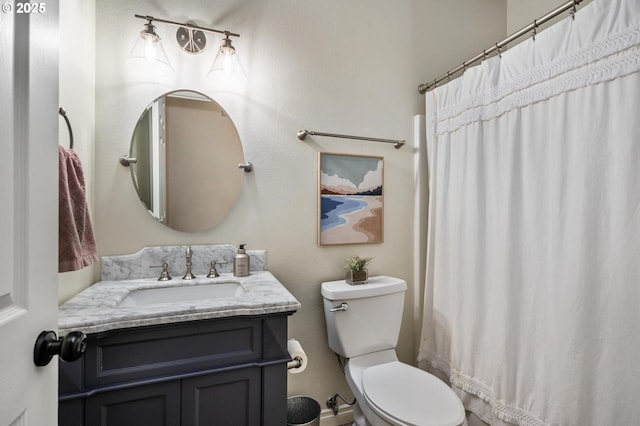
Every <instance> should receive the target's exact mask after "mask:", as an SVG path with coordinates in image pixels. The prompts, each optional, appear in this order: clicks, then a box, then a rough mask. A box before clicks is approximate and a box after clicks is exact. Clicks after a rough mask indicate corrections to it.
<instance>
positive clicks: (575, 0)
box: [569, 0, 579, 21]
mask: <svg viewBox="0 0 640 426" xmlns="http://www.w3.org/2000/svg"><path fill="white" fill-rule="evenodd" d="M578 3H579V1H578V0H573V8H572V9H571V11H570V12H569V15H571V19H573V20H574V21H575V20H576V12H577V11H578Z"/></svg>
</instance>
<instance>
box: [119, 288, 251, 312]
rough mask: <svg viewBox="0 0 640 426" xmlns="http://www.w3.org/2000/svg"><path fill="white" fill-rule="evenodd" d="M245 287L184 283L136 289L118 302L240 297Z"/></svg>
mask: <svg viewBox="0 0 640 426" xmlns="http://www.w3.org/2000/svg"><path fill="white" fill-rule="evenodd" d="M244 294H245V291H244V289H243V288H242V286H241V285H240V283H237V282H217V283H211V284H196V285H183V286H172V287H158V288H146V289H141V290H134V291H132V292H131V293H129V294H128V295H127V296H126V297H125V298H124V299H122V301H121V302H120V303H119V304H118V306H119V307H135V306H149V305H157V304H159V303H180V302H196V301H201V300H204V299H218V298H226V297H240V296H242V295H244Z"/></svg>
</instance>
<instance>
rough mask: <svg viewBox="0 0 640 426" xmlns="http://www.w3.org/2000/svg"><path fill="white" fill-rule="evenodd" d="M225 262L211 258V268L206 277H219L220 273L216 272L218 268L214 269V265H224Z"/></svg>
mask: <svg viewBox="0 0 640 426" xmlns="http://www.w3.org/2000/svg"><path fill="white" fill-rule="evenodd" d="M225 263H227V262H218V261H216V260H212V261H211V269H210V270H209V274H208V275H207V278H216V277H219V276H220V274H219V273H218V270H217V269H216V265H224V264H225Z"/></svg>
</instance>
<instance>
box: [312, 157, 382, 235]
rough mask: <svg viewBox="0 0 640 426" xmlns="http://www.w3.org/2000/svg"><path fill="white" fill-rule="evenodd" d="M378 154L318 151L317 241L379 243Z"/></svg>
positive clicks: (380, 193)
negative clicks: (373, 155) (376, 155)
mask: <svg viewBox="0 0 640 426" xmlns="http://www.w3.org/2000/svg"><path fill="white" fill-rule="evenodd" d="M383 183H384V170H383V158H382V157H370V156H365V155H347V154H329V153H323V152H321V153H319V154H318V195H319V200H318V206H319V208H318V210H319V211H318V244H319V245H333V244H363V243H381V242H382V241H383V230H384V218H383V213H384V198H383Z"/></svg>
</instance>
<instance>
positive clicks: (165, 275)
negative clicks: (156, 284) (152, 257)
mask: <svg viewBox="0 0 640 426" xmlns="http://www.w3.org/2000/svg"><path fill="white" fill-rule="evenodd" d="M149 267H150V268H162V272H161V273H160V277H159V278H158V281H169V280H170V279H171V275H169V264H168V263H167V262H162V265H151V266H149Z"/></svg>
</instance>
